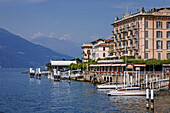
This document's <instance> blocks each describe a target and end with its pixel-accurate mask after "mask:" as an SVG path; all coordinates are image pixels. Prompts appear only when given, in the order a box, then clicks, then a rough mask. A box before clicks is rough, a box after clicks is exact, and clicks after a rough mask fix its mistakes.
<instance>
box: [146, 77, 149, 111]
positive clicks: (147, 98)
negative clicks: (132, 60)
mask: <svg viewBox="0 0 170 113" xmlns="http://www.w3.org/2000/svg"><path fill="white" fill-rule="evenodd" d="M146 108H147V109H149V87H148V75H147V74H146Z"/></svg>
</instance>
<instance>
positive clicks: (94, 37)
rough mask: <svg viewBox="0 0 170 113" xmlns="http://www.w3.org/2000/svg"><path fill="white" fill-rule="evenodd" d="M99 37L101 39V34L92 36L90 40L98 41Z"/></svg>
mask: <svg viewBox="0 0 170 113" xmlns="http://www.w3.org/2000/svg"><path fill="white" fill-rule="evenodd" d="M99 37H100V36H99V34H97V33H95V34H94V35H92V36H91V37H90V40H96V39H98V38H99Z"/></svg>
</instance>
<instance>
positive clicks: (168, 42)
mask: <svg viewBox="0 0 170 113" xmlns="http://www.w3.org/2000/svg"><path fill="white" fill-rule="evenodd" d="M167 49H170V41H167Z"/></svg>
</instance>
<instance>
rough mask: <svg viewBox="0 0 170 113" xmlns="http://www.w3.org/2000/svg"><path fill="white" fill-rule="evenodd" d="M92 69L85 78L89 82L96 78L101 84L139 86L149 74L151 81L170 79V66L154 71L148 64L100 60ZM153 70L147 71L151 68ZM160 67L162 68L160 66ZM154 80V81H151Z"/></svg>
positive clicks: (163, 66) (165, 65)
mask: <svg viewBox="0 0 170 113" xmlns="http://www.w3.org/2000/svg"><path fill="white" fill-rule="evenodd" d="M90 67H91V68H92V69H90V70H87V71H85V74H84V75H85V76H84V78H85V79H86V80H87V81H92V79H93V78H94V76H96V80H97V82H99V83H105V82H114V83H116V81H117V82H118V83H119V84H123V83H124V84H125V82H126V84H134V85H139V84H140V83H144V82H145V76H146V74H149V77H150V81H152V80H156V79H158V78H159V79H164V78H168V77H169V75H168V74H167V73H169V71H168V72H167V70H168V69H169V68H170V65H169V64H164V65H162V67H161V68H158V67H156V69H155V70H154V69H153V67H152V66H147V65H146V64H129V63H126V64H125V63H124V62H123V60H122V59H120V60H100V61H98V62H97V64H90ZM151 67H152V69H147V68H151ZM159 67H160V66H159ZM151 79H152V80H151Z"/></svg>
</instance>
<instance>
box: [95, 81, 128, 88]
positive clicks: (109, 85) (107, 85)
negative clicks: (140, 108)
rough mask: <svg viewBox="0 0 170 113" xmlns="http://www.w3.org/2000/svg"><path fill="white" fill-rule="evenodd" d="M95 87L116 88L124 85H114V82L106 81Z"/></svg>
mask: <svg viewBox="0 0 170 113" xmlns="http://www.w3.org/2000/svg"><path fill="white" fill-rule="evenodd" d="M96 87H97V89H117V88H122V87H125V86H124V85H119V84H118V85H116V84H115V83H111V82H109V83H106V84H101V85H97V86H96Z"/></svg>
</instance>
